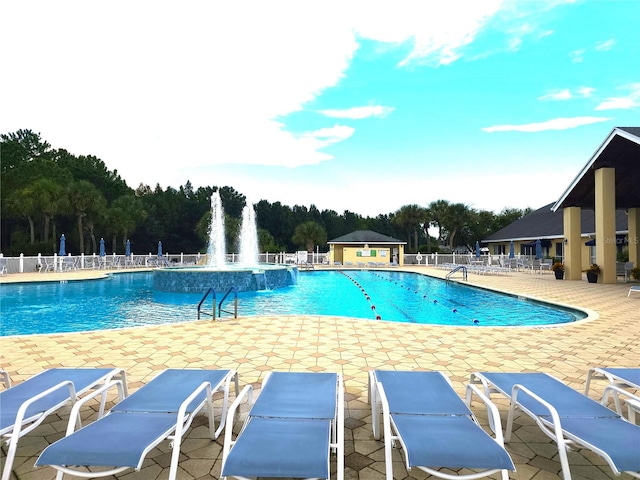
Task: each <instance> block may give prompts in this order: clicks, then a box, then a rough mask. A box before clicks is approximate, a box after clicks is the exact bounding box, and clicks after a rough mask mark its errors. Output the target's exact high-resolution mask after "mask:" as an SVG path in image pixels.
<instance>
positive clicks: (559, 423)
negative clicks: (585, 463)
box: [470, 372, 640, 480]
mask: <svg viewBox="0 0 640 480" xmlns="http://www.w3.org/2000/svg"><path fill="white" fill-rule="evenodd" d="M490 375H491V374H489V373H480V372H474V373H472V374H471V378H470V384H477V383H480V384H482V385H483V388H484V391H485V394H486V395H487V396H488V397H489V398H490V395H491V393H500V394H502V395H504V396H505V397H507V398H508V399H509V400H510V404H509V413H508V416H507V425H506V430H505V435H504V438H505V442H507V443H508V442H509V441H510V440H511V434H512V432H513V421H514V417H515V414H516V410H517V409H520V410H522V411H523V412H524V413H525V414H527V415H528V416H529V417H531V418H532V419H533V420H534V421H535V423H536V424H537V425H538V426H539V427H540V430H542V432H543V433H544V434H545V435H547V436H548V437H549V438H551V439H552V440H554V441H555V442H556V444H557V446H558V454H559V457H560V465H561V468H562V476H563V478H564V480H571V469H570V466H569V459H568V456H567V451H568V450H569V449H570V448H571V447H577V448H586V449H589V450H591V451H592V452H594V453H596V454H598V455H600V456H601V457H602V458H604V459H605V460H606V461H607V463H608V464H609V466H610V467H611V469H612V470H613V472H614V473H615V474H616V475H620V474H621V473H623V472H621V471H620V470H619V469H618V466H617V465H616V464H615V463H614V460H613V459H612V458H611V455H610V453H609V452H607V451H605V450H603V449H602V448H599V447H597V446H596V445H594V444H593V443H590V441H589V440H588V439H586V438H583V437H581V436H580V435H577V434H575V433H573V432H572V431H571V429H570V427H566V423H568V422H569V421H571V420H573V419H576V418H578V419H580V418H582V419H585V420H592V419H598V418H600V419H603V420H605V421H606V420H613V421H620V422H624V423H625V424H630V422H627V420H626V419H625V418H624V417H622V416H621V415H619V414H617V413H616V412H613V411H611V414H610V415H608V414H604V415H603V414H601V415H600V416H598V417H588V416H578V417H573V416H561V415H560V414H559V412H558V410H557V408H556V407H555V406H554V405H553V404H552V403H551V402H549V401H547V400H545V399H544V398H542V397H541V396H540V395H538V394H536V393H535V392H533V391H532V390H531V389H529V388H527V387H526V386H524V385H522V384H519V383H515V384H513V386H512V388H511V390H506V389H504V388H503V387H500V386H498V385H496V384H495V383H494V382H492V381H491V378H490V377H489V376H490ZM522 375H527V374H526V373H524V374H522ZM544 375H546V376H547V377H549V378H550V379H553V380H555V381H557V382H559V383H560V384H561V385H564V386H565V387H566V388H567V389H569V390H572V391H574V392H575V390H573V389H572V388H571V387H569V386H568V385H566V384H565V383H564V382H561V381H560V380H558V379H557V378H555V377H553V376H552V375H548V374H544ZM576 393H578V392H576ZM578 394H579V393H578ZM523 395H527V396H529V397H531V398H532V399H534V400H535V401H536V402H537V404H538V405H539V406H542V407H543V408H544V410H546V412H547V414H548V415H541V414H536V413H535V412H533V411H532V410H530V409H529V408H527V407H525V406H524V405H523V404H522V402H521V401H519V399H518V397H520V396H523ZM579 395H580V394H579ZM608 395H621V396H629V397H631V398H632V399H633V400H640V399H638V398H637V397H635V396H634V395H631V394H630V393H629V392H627V391H625V390H622V389H621V388H619V387H617V386H615V385H609V386H607V387H606V388H605V393H604V396H603V404H604V403H606V399H607V397H608ZM585 398H588V397H586V396H585ZM596 403H597V402H596ZM603 407H604V405H603ZM605 408H606V407H605ZM563 419H565V425H564V426H563ZM634 427H635V425H634ZM492 428H494V429H495V428H499V426H498V425H497V424H496V425H492ZM638 429H639V430H638V438H640V427H638ZM624 473H628V474H629V475H631V476H633V477H636V478H640V468H639V469H638V471H637V472H636V471H624Z"/></svg>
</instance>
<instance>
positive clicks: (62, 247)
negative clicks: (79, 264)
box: [58, 233, 67, 257]
mask: <svg viewBox="0 0 640 480" xmlns="http://www.w3.org/2000/svg"><path fill="white" fill-rule="evenodd" d="M66 243H67V240H66V239H65V238H64V233H63V234H62V236H61V237H60V250H59V251H58V255H60V256H61V257H64V256H65V255H66V254H67V250H66Z"/></svg>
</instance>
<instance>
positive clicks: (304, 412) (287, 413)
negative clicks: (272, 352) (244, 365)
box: [222, 372, 344, 480]
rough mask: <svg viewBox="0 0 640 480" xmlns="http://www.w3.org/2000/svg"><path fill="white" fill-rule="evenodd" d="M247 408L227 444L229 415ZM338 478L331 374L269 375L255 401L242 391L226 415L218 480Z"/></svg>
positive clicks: (340, 434) (339, 419) (338, 400)
mask: <svg viewBox="0 0 640 480" xmlns="http://www.w3.org/2000/svg"><path fill="white" fill-rule="evenodd" d="M245 397H246V399H247V400H248V402H249V404H252V407H251V410H250V411H249V414H248V415H247V418H246V420H245V423H244V425H243V427H242V430H241V431H240V433H239V434H238V436H237V437H236V439H235V440H233V423H234V416H235V413H236V411H237V409H238V407H239V406H240V404H241V403H242V402H243V401H244V399H245ZM332 451H334V452H335V453H336V475H337V478H338V480H342V479H343V478H344V392H343V386H342V376H341V375H340V374H336V373H302V372H295V373H294V372H271V373H270V374H268V375H267V377H266V378H265V381H264V383H263V387H262V390H261V392H260V395H259V396H258V399H257V400H256V402H255V403H253V390H252V387H251V386H250V385H248V386H246V387H245V388H244V390H243V391H242V392H241V394H240V395H239V396H238V398H237V399H236V401H235V402H234V404H233V405H232V406H231V408H230V409H229V414H228V419H227V430H226V432H225V439H224V448H223V457H222V477H223V478H227V477H234V478H246V477H287V478H324V479H328V478H330V470H331V469H330V458H331V452H332Z"/></svg>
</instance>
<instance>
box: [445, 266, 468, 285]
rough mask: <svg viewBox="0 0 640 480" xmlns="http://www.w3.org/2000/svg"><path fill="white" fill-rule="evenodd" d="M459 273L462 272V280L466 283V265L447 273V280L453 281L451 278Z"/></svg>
mask: <svg viewBox="0 0 640 480" xmlns="http://www.w3.org/2000/svg"><path fill="white" fill-rule="evenodd" d="M459 271H462V279H463V280H464V281H465V282H466V281H467V267H465V266H464V265H458V266H457V267H455V268H454V269H453V270H451V271H450V272H449V273H447V276H446V278H445V280H451V276H452V275H453V274H454V273H456V272H459Z"/></svg>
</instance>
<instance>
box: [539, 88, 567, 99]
mask: <svg viewBox="0 0 640 480" xmlns="http://www.w3.org/2000/svg"><path fill="white" fill-rule="evenodd" d="M571 98H573V95H571V92H570V91H569V89H568V88H565V89H564V90H556V91H554V92H551V93H547V94H546V95H542V96H541V97H538V100H570V99H571Z"/></svg>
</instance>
